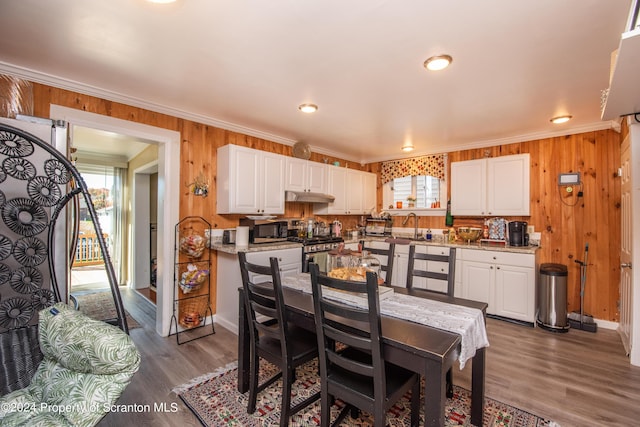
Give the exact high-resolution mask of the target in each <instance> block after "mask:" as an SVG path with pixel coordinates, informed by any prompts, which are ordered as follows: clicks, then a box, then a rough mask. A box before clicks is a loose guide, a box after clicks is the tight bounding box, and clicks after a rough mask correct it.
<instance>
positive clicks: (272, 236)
mask: <svg viewBox="0 0 640 427" xmlns="http://www.w3.org/2000/svg"><path fill="white" fill-rule="evenodd" d="M240 225H241V226H245V227H249V243H251V244H259V243H275V242H284V241H286V240H287V238H288V231H289V222H288V221H286V220H276V219H252V218H240Z"/></svg>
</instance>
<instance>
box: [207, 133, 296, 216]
mask: <svg viewBox="0 0 640 427" xmlns="http://www.w3.org/2000/svg"><path fill="white" fill-rule="evenodd" d="M285 160H286V157H284V156H281V155H279V154H275V153H269V152H266V151H260V150H253V149H251V148H246V147H240V146H237V145H231V144H230V145H225V146H223V147H220V148H218V161H217V163H218V176H217V185H216V187H217V213H219V214H229V213H235V214H258V215H262V214H284V182H285Z"/></svg>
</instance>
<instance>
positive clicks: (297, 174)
mask: <svg viewBox="0 0 640 427" xmlns="http://www.w3.org/2000/svg"><path fill="white" fill-rule="evenodd" d="M286 159H287V160H286V162H287V173H286V176H285V190H287V191H302V192H309V193H327V168H328V166H327V165H325V164H324V163H318V162H311V161H309V160H303V159H298V158H295V157H287V158H286Z"/></svg>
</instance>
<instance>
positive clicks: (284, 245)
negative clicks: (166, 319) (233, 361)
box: [211, 236, 540, 254]
mask: <svg viewBox="0 0 640 427" xmlns="http://www.w3.org/2000/svg"><path fill="white" fill-rule="evenodd" d="M387 238H388V237H377V236H375V237H374V236H365V237H361V238H358V239H352V238H345V240H344V242H345V243H346V244H348V243H358V242H359V241H360V240H365V241H370V242H371V241H379V242H382V241H384V240H386V239H387ZM397 238H398V239H402V237H397ZM405 241H406V242H407V243H406V244H411V245H423V246H444V247H450V248H460V249H475V250H481V251H497V252H512V253H520V254H535V253H536V251H537V250H538V249H540V247H539V246H502V245H481V244H479V243H471V244H467V243H465V242H455V243H449V242H447V243H443V242H435V241H430V242H429V241H426V240H418V241H409V240H408V239H407V240H405ZM295 248H302V244H301V243H297V242H278V243H262V244H258V245H249V247H248V248H238V247H236V245H233V244H232V245H223V244H220V243H215V244H213V246H212V247H211V250H214V251H220V252H225V253H228V254H237V253H238V252H241V251H244V252H262V251H275V250H279V249H295Z"/></svg>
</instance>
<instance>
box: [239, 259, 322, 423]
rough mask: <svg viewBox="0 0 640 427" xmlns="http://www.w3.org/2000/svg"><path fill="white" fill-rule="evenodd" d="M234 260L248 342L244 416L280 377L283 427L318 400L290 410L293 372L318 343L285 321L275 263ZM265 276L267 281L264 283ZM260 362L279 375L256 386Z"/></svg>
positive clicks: (316, 396)
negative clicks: (239, 281)
mask: <svg viewBox="0 0 640 427" xmlns="http://www.w3.org/2000/svg"><path fill="white" fill-rule="evenodd" d="M238 259H239V262H240V273H241V275H242V286H243V288H244V302H245V310H246V314H247V319H248V321H249V335H250V340H251V341H250V378H249V402H248V405H247V412H248V413H250V414H252V413H254V412H255V410H256V400H257V396H258V393H259V392H261V391H262V390H264V389H265V388H266V387H268V386H269V385H271V384H273V383H274V382H275V381H276V380H278V379H279V378H280V377H282V405H281V410H280V411H281V412H280V426H281V427H285V426H287V425H289V418H290V417H291V416H292V415H293V414H295V413H296V412H298V411H299V410H301V409H302V408H304V407H306V406H308V405H309V404H310V403H312V402H314V401H315V400H317V399H319V398H320V393H316V394H314V395H312V396H309V397H308V398H307V399H305V400H303V401H302V402H300V403H298V404H296V405H295V406H293V407H291V386H292V384H293V383H294V381H295V379H296V368H297V367H298V366H300V365H302V364H304V363H306V362H308V361H310V360H312V359H314V358H315V357H317V355H318V347H317V345H318V342H317V339H316V336H315V334H314V333H313V332H309V331H307V330H305V329H302V328H299V327H296V326H295V325H292V324H290V323H289V322H288V321H287V309H286V306H285V304H284V298H283V296H282V284H281V281H280V268H279V266H278V259H277V258H275V257H272V258H270V265H269V266H262V265H257V264H252V263H250V262H247V257H246V254H245V253H244V252H239V253H238ZM265 276H267V277H268V279H269V281H266V282H265V281H264V280H265ZM261 280H262V282H261ZM260 358H262V359H265V360H267V361H268V362H271V363H272V364H274V365H275V366H277V367H278V368H279V372H278V373H277V374H275V375H274V376H273V377H271V378H269V379H268V380H266V381H265V382H264V383H263V384H258V383H259V372H260Z"/></svg>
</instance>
